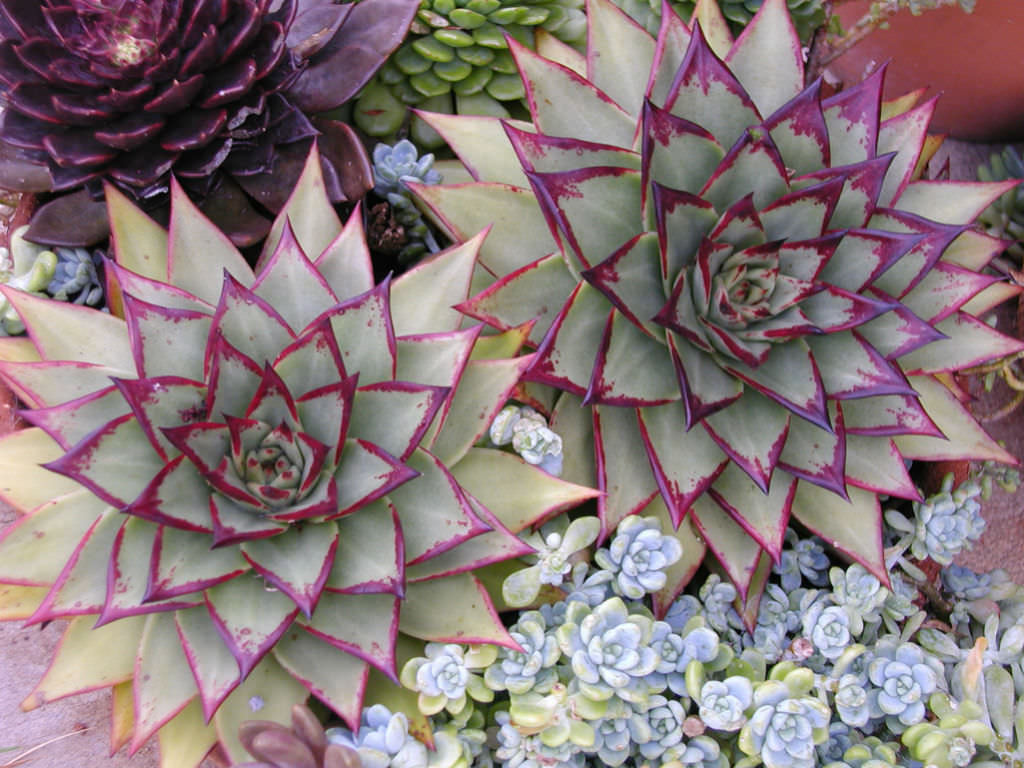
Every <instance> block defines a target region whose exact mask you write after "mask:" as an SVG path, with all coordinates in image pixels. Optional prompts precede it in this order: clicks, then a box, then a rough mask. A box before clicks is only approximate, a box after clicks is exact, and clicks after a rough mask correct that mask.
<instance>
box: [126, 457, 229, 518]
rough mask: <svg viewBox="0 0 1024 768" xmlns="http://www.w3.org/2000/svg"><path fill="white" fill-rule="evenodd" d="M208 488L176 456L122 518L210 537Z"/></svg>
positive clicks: (189, 466) (187, 462)
mask: <svg viewBox="0 0 1024 768" xmlns="http://www.w3.org/2000/svg"><path fill="white" fill-rule="evenodd" d="M209 510H210V488H209V486H207V485H206V482H205V481H204V480H203V477H202V475H200V474H199V472H198V471H197V469H196V467H195V466H193V465H192V464H191V463H190V462H189V461H188V460H187V459H186V457H185V456H183V455H180V454H179V455H178V456H177V457H176V458H174V459H171V461H170V462H169V463H168V464H167V465H166V466H164V467H163V469H161V470H160V472H159V473H158V474H157V476H156V477H154V478H153V480H152V482H150V484H149V485H148V486H146V489H145V490H144V491H143V492H142V493H140V494H139V496H138V498H136V499H135V500H134V501H133V502H132V503H131V504H130V505H128V506H127V507H125V508H124V512H125V514H129V515H134V516H135V517H139V518H142V519H144V520H149V521H151V522H153V523H157V524H158V525H167V526H171V527H173V528H180V529H181V530H184V531H198V532H202V533H210V532H211V531H212V530H213V521H212V520H211V519H210V511H209Z"/></svg>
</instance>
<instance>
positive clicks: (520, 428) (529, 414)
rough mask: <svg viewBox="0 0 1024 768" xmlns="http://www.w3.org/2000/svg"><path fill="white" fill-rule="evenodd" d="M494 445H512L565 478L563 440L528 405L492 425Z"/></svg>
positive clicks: (507, 408) (503, 412) (509, 408)
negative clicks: (563, 471)
mask: <svg viewBox="0 0 1024 768" xmlns="http://www.w3.org/2000/svg"><path fill="white" fill-rule="evenodd" d="M491 442H492V443H494V444H495V445H510V446H511V447H512V450H514V451H515V452H516V453H518V454H519V455H520V456H522V457H523V459H524V460H525V461H527V462H529V463H530V464H536V465H537V466H539V467H540V468H541V469H543V470H544V471H545V472H550V473H551V474H552V475H555V476H556V477H557V476H558V475H561V474H562V458H563V454H562V438H561V437H560V436H559V435H556V434H555V433H554V432H553V431H551V429H550V428H549V427H548V422H547V420H546V419H545V418H544V416H542V415H541V414H540V413H538V412H537V411H536V410H535V409H533V408H531V407H530V406H528V405H524V406H518V405H506V406H505V407H504V408H502V409H501V413H499V414H498V415H497V416H496V417H495V419H494V422H493V423H492V424H491ZM587 543H588V544H589V543H590V542H587Z"/></svg>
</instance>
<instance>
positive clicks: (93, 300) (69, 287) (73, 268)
mask: <svg viewBox="0 0 1024 768" xmlns="http://www.w3.org/2000/svg"><path fill="white" fill-rule="evenodd" d="M54 252H55V253H56V254H57V268H56V269H55V270H54V273H53V279H52V280H50V283H49V285H47V286H46V292H47V293H48V294H49V295H50V296H53V298H55V299H57V300H58V301H71V302H74V303H75V304H88V305H89V306H90V307H96V306H99V305H100V304H102V303H103V284H102V282H101V280H100V276H99V272H98V271H97V267H98V266H99V265H100V264H102V260H103V252H102V251H100V250H95V251H93V252H92V253H90V252H89V251H88V250H87V249H85V248H65V247H63V246H57V247H56V248H55V249H54ZM15 287H17V286H15Z"/></svg>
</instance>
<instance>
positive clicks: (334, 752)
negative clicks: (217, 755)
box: [234, 704, 376, 768]
mask: <svg viewBox="0 0 1024 768" xmlns="http://www.w3.org/2000/svg"><path fill="white" fill-rule="evenodd" d="M239 740H240V741H241V742H242V746H244V747H245V749H246V751H247V752H248V753H249V754H250V755H252V756H253V757H255V758H256V762H245V763H236V764H235V766H234V768H371V766H369V765H366V764H364V763H362V761H361V760H360V758H359V755H358V754H357V753H356V751H355V750H354V749H352V748H351V747H348V746H345V745H341V744H336V743H330V742H329V741H328V739H327V736H326V734H325V733H324V728H323V726H322V725H321V724H320V721H319V720H318V719H317V718H316V715H314V714H313V712H312V711H311V710H310V709H309V707H307V706H306V705H305V704H296V705H295V706H294V707H292V719H291V727H290V728H287V727H285V726H284V725H282V724H281V723H277V722H273V721H271V720H246V721H245V722H244V723H242V725H241V727H240V728H239ZM373 768H376V766H374V767H373Z"/></svg>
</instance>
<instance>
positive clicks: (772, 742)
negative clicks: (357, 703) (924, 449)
mask: <svg viewBox="0 0 1024 768" xmlns="http://www.w3.org/2000/svg"><path fill="white" fill-rule="evenodd" d="M943 493H946V494H948V495H949V496H950V498H953V497H954V495H955V494H957V493H958V492H957V491H953V490H952V489H951V488H946V489H945V490H944V491H943ZM972 494H973V491H972V490H971V489H968V492H967V493H965V494H961V495H962V496H963V497H964V498H965V499H970V498H974V495H972ZM599 530H600V528H599V525H598V523H597V520H596V518H589V517H585V516H584V517H579V518H576V519H575V520H570V519H568V518H567V517H564V516H562V517H560V518H556V519H555V520H553V521H551V522H549V523H548V524H546V525H545V526H543V527H542V528H541V529H540V530H538V531H536V532H535V533H533V534H530V535H529V536H528V537H527V541H530V542H531V543H532V545H533V546H534V549H535V550H536V554H535V555H533V556H532V557H531V558H527V560H529V561H530V563H529V564H527V566H526V567H525V568H523V569H522V570H520V571H516V572H514V573H513V574H512V575H511V576H510V577H508V579H507V581H508V582H511V583H512V584H513V587H514V588H513V589H512V592H520V593H521V592H522V591H523V584H524V583H526V582H529V584H530V588H531V590H533V591H532V593H531V594H532V596H531V599H530V603H531V604H530V605H525V606H524V607H523V610H522V611H521V612H520V613H519V614H518V619H517V620H516V621H515V622H514V623H512V624H511V625H510V626H509V636H510V638H511V640H512V643H514V645H515V646H516V647H511V644H510V647H502V648H497V647H495V646H460V645H456V644H445V645H441V644H435V643H428V644H427V646H426V650H425V655H424V656H421V657H415V658H413V659H411V660H409V661H408V662H407V663H406V665H405V667H404V668H403V670H402V674H401V680H402V682H403V684H404V685H405V686H406V687H407V688H409V689H410V690H411V691H413V692H414V694H415V696H416V700H417V701H418V705H417V707H418V710H419V716H422V715H424V714H425V715H428V716H429V728H430V732H431V733H432V734H433V739H434V743H435V746H436V747H437V749H436V751H435V752H429V751H424V750H423V749H422V745H420V744H419V742H416V741H415V740H414V739H412V737H411V736H410V735H409V730H410V728H409V722H408V720H406V718H405V716H404V715H398V714H392V713H391V712H390V711H388V710H385V709H383V708H381V707H374V708H371V709H369V710H367V711H366V712H364V717H363V720H364V722H363V728H362V729H361V730H360V732H359V734H358V735H353V734H351V733H350V732H348V731H346V730H345V729H340V730H338V729H335V730H332V731H331V732H330V737H331V739H332V740H336V741H337V743H341V744H344V745H345V746H348V747H350V748H351V749H354V750H356V751H357V752H358V753H359V755H360V757H361V758H362V759H363V762H364V765H365V766H367V768H471V767H472V768H619V766H629V767H630V768H633V766H637V767H640V766H643V768H756V767H757V766H762V765H763V766H765V768H817V767H819V766H823V767H824V768H919V767H920V766H929V767H931V766H934V768H968V767H971V768H999V767H1000V766H1004V765H1014V764H1017V761H1020V760H1022V759H1024V749H1022V743H1024V742H1022V738H1021V737H1022V735H1024V588H1022V587H1019V586H1017V585H1016V584H1013V583H1012V582H1011V581H1010V579H1009V578H1008V577H1007V576H1006V574H1005V573H1002V572H998V571H997V572H993V573H990V574H975V573H973V572H971V571H969V570H967V569H964V568H960V567H950V568H948V569H946V570H945V571H944V572H943V574H942V578H941V579H940V580H937V581H935V582H929V583H927V584H925V583H923V582H920V583H919V582H916V581H914V580H913V579H907V578H904V577H903V576H902V575H900V573H898V572H897V571H895V570H893V571H892V572H891V573H890V574H889V576H890V579H889V582H888V583H883V582H882V581H881V580H879V578H878V577H876V576H875V575H873V574H871V573H869V572H868V571H866V570H865V569H864V568H863V567H862V566H861V565H857V564H852V565H847V566H839V565H831V567H828V565H829V563H827V562H825V563H822V562H821V560H820V559H819V557H818V553H819V552H820V551H821V550H820V542H818V541H816V540H813V539H805V538H801V537H800V536H799V535H798V534H797V532H796V531H790V532H788V533H787V545H786V549H785V551H786V552H787V553H789V554H790V557H788V558H784V559H785V560H787V561H788V564H787V565H786V566H785V567H779V568H776V569H775V570H774V571H773V572H772V573H771V575H770V576H769V581H768V584H767V585H766V587H765V589H764V592H763V594H762V595H761V599H760V602H759V606H758V611H757V617H756V621H754V622H752V624H748V623H747V622H748V621H750V618H751V611H749V610H748V609H747V608H746V607H745V606H743V604H742V602H741V601H740V600H739V595H738V592H737V590H736V588H735V587H734V586H733V585H732V584H730V583H729V582H727V581H724V580H723V579H722V578H721V577H720V576H719V575H718V574H715V573H705V574H704V575H703V576H702V577H700V578H699V579H698V580H697V581H694V582H692V583H691V585H690V588H689V589H688V591H687V593H685V594H681V595H679V596H677V597H676V598H675V599H674V600H672V601H671V602H670V603H669V604H668V605H667V610H665V611H664V615H663V616H660V617H659V616H656V615H655V613H654V603H653V602H652V598H653V596H654V595H655V594H658V595H660V594H661V593H662V591H663V589H664V585H665V581H664V579H663V578H661V577H662V576H664V574H665V572H666V570H667V569H670V568H671V567H672V566H673V565H674V564H675V563H677V562H678V561H679V560H680V559H681V557H682V556H683V553H682V552H681V551H680V546H679V542H678V540H676V539H673V541H675V542H676V543H675V545H673V544H668V543H666V539H668V538H670V537H667V536H666V535H665V534H664V532H663V530H662V528H661V523H660V522H659V519H658V518H656V517H639V516H638V517H634V518H628V519H627V520H626V521H624V522H623V523H622V524H620V526H619V527H618V529H617V531H616V532H615V534H614V535H613V536H612V537H611V538H610V539H609V540H607V541H606V542H604V546H602V547H600V548H598V549H597V550H596V552H594V554H593V556H592V557H590V558H589V559H588V552H589V547H590V545H592V544H594V543H595V541H597V537H598V535H599ZM886 535H887V537H888V540H889V541H890V542H895V543H894V544H893V546H894V549H893V552H894V555H893V556H894V557H896V558H898V557H899V555H900V547H901V546H904V547H905V548H909V547H910V544H909V540H910V539H909V537H911V536H912V535H913V534H912V533H911V532H908V531H901V530H892V531H888V532H887V534H886ZM900 542H902V544H900ZM910 570H913V569H912V568H911V569H910ZM908 572H909V571H908ZM534 587H536V589H535V590H534ZM919 587H920V588H921V589H919ZM527 591H529V590H527ZM925 600H932V601H933V603H934V604H933V605H932V606H931V607H932V610H933V615H935V616H938V617H939V619H944V618H946V617H947V616H948V617H950V618H951V619H952V620H953V624H952V628H951V629H947V630H945V631H943V629H942V628H940V627H941V625H939V624H937V623H936V621H935V620H933V621H932V622H929V623H928V624H924V620H925V618H926V612H925V611H923V610H921V609H920V608H919V605H921V604H922V603H923V601H925ZM538 603H540V604H538ZM664 607H665V606H664V605H663V608H664Z"/></svg>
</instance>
